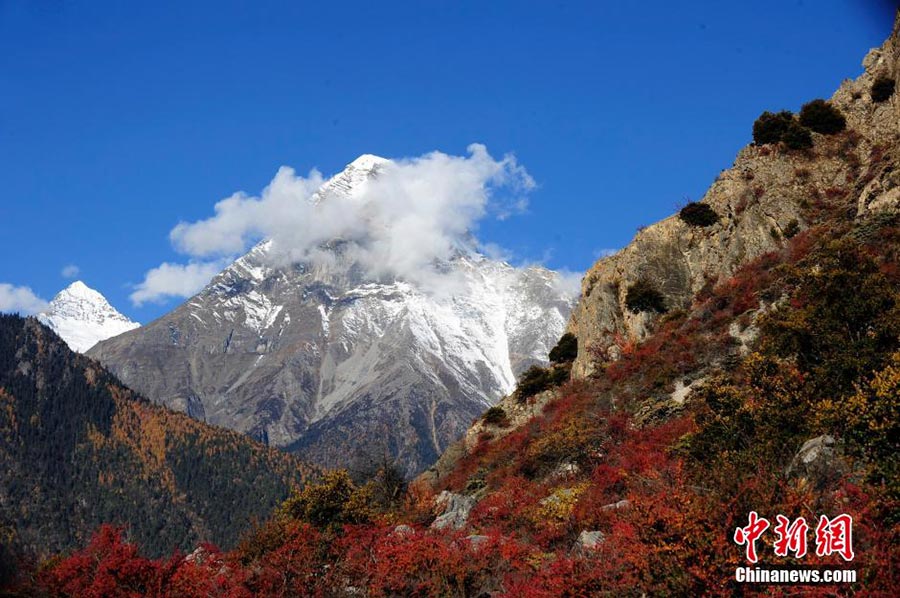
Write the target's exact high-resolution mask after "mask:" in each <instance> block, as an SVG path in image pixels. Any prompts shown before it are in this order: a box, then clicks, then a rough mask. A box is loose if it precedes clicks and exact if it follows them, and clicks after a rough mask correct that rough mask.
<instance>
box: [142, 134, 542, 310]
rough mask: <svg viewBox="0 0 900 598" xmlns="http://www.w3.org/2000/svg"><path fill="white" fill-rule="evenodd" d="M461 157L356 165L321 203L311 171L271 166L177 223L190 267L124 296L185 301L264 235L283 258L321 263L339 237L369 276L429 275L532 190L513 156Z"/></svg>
mask: <svg viewBox="0 0 900 598" xmlns="http://www.w3.org/2000/svg"><path fill="white" fill-rule="evenodd" d="M467 151H468V154H467V155H465V156H453V155H449V154H445V153H443V152H438V151H435V152H431V153H428V154H425V155H422V156H419V157H414V158H403V159H397V160H389V161H383V162H381V161H378V162H373V163H372V164H369V163H368V162H366V164H365V165H360V166H361V167H367V168H372V169H374V173H373V176H362V177H357V178H356V179H354V180H353V184H352V186H351V187H350V189H349V192H341V191H342V190H343V191H347V189H341V188H337V190H336V191H335V192H333V193H326V194H325V197H321V196H320V195H319V194H318V193H317V192H318V191H319V190H320V189H321V188H322V186H323V184H325V183H326V181H325V179H324V177H323V176H322V175H321V173H320V172H319V171H317V170H312V171H310V172H309V174H307V175H305V176H303V175H298V174H297V173H296V171H295V170H294V169H292V168H289V167H281V168H280V169H279V170H278V172H277V173H276V175H275V177H274V178H273V179H272V181H271V182H270V183H269V184H268V185H267V186H266V187H265V189H263V190H262V192H261V193H260V194H259V195H258V196H252V195H248V194H246V193H235V194H234V195H232V196H230V197H228V198H226V199H223V200H221V201H219V202H217V203H216V204H215V206H214V207H213V215H212V216H210V217H209V218H206V219H203V220H199V221H196V222H180V223H178V225H177V226H175V227H174V228H173V229H172V231H171V232H170V234H169V238H170V241H171V243H172V245H173V247H174V248H175V249H176V250H177V251H179V252H180V253H183V254H185V255H186V256H188V257H189V259H190V262H189V263H187V264H172V263H164V264H162V265H160V266H159V267H157V268H154V269H152V270H150V271H149V272H148V273H147V275H146V276H145V279H144V281H143V282H142V283H141V284H139V285H138V286H137V287H136V289H135V291H134V293H132V295H131V299H132V301H133V302H134V303H135V304H138V305H139V304H141V303H144V302H147V301H158V300H160V299H163V298H165V297H168V296H179V297H186V296H190V295H192V294H194V293H196V292H197V291H198V290H200V288H202V286H203V285H204V284H205V283H206V282H208V281H209V279H211V278H212V276H213V275H215V273H216V272H218V271H219V269H221V267H222V266H223V265H224V263H227V262H228V261H230V260H232V259H234V257H236V256H237V255H238V254H240V253H243V252H245V251H247V250H248V249H249V247H250V246H252V245H253V244H254V243H255V242H257V241H259V240H260V239H264V238H267V239H272V241H273V248H274V252H273V255H275V256H276V258H277V259H280V260H283V261H284V262H301V261H309V262H315V261H316V260H318V259H327V256H326V255H324V253H323V250H322V245H323V244H324V243H326V242H329V241H332V240H335V239H342V240H344V241H348V242H349V243H348V247H349V249H348V250H349V251H353V252H354V255H353V257H354V258H355V259H356V260H357V262H358V263H360V264H361V265H362V266H363V267H365V268H367V269H368V271H369V273H370V274H371V275H372V276H373V277H376V278H377V277H382V276H393V277H398V278H401V279H405V280H409V281H412V282H422V281H425V280H430V279H433V278H434V274H435V272H434V263H435V261H436V260H443V259H447V258H449V257H451V256H452V254H453V252H454V251H456V250H457V249H458V248H460V247H462V246H471V243H472V240H471V237H470V233H471V231H473V230H475V229H477V226H478V222H479V221H480V220H482V219H483V218H485V217H488V216H494V217H496V218H498V219H504V218H507V217H509V216H510V215H512V214H515V213H520V212H522V211H524V210H525V209H526V208H527V195H528V193H529V192H530V191H531V190H533V189H534V187H535V183H534V180H533V179H532V178H531V176H530V175H529V174H528V172H527V171H526V170H525V168H524V167H523V166H521V165H520V164H519V163H518V162H517V161H516V159H515V157H514V156H512V155H506V156H503V157H502V158H500V159H496V158H494V157H493V156H491V155H490V153H489V152H488V150H487V148H486V147H485V146H483V145H481V144H472V145H470V146H469V147H468V148H467ZM357 162H358V161H357ZM355 165H356V163H354V166H355ZM345 174H347V171H345ZM347 176H353V173H350V174H348V175H347ZM338 182H339V183H340V182H342V181H338ZM336 187H338V186H337V185H336ZM326 189H327V186H326ZM204 279H205V280H204ZM201 280H202V281H203V282H202V283H201V282H200V281H201Z"/></svg>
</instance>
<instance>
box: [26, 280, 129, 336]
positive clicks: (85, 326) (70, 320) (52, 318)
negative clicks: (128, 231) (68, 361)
mask: <svg viewBox="0 0 900 598" xmlns="http://www.w3.org/2000/svg"><path fill="white" fill-rule="evenodd" d="M37 317H38V320H40V321H41V322H43V323H44V324H46V325H47V326H49V327H50V328H52V329H53V330H54V331H55V332H56V333H57V334H58V335H59V336H60V337H61V338H62V339H63V340H64V341H66V344H68V345H69V347H71V348H72V350H73V351H78V352H79V353H84V352H85V351H87V350H88V349H90V348H91V347H93V346H94V345H95V344H97V343H98V342H100V341H102V340H105V339H108V338H111V337H113V336H117V335H119V334H122V333H123V332H127V331H128V330H133V329H135V328H137V327H139V326H140V324H138V323H137V322H132V321H131V320H129V319H128V318H127V317H125V316H124V315H122V314H121V313H119V312H118V311H117V310H116V309H115V308H114V307H113V306H112V305H110V304H109V301H107V300H106V297H104V296H103V295H102V294H100V293H99V292H97V291H95V290H94V289H92V288H90V287H89V286H87V285H86V284H84V283H83V282H82V281H80V280H76V281H75V282H73V283H72V284H70V285H69V286H68V287H66V288H64V289H63V290H62V291H60V292H59V293H57V295H56V297H54V298H53V300H52V301H51V302H50V305H49V306H48V308H47V310H46V311H43V312H41V313H40V314H38V316H37Z"/></svg>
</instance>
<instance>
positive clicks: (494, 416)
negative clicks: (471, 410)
mask: <svg viewBox="0 0 900 598" xmlns="http://www.w3.org/2000/svg"><path fill="white" fill-rule="evenodd" d="M481 420H482V421H483V422H484V423H486V424H490V425H492V426H500V427H503V426H505V425H507V424H508V423H509V419H508V418H507V417H506V411H504V410H503V407H501V406H499V405H494V406H493V407H491V408H490V409H488V410H487V411H485V412H484V415H482V416H481Z"/></svg>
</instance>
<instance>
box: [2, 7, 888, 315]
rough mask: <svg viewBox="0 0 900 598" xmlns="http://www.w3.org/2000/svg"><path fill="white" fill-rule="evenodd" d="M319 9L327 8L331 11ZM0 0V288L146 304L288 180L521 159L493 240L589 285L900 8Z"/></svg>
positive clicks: (488, 233) (851, 61)
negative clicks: (602, 256)
mask: <svg viewBox="0 0 900 598" xmlns="http://www.w3.org/2000/svg"><path fill="white" fill-rule="evenodd" d="M314 4H318V5H321V6H314ZM327 4H328V5H330V6H326V3H311V2H283V3H282V2H266V3H258V2H250V1H244V2H229V1H217V2H177V3H176V2H171V3H169V2H152V3H131V2H128V3H126V2H104V1H99V0H92V1H90V2H88V1H78V0H54V1H50V0H47V1H44V2H32V1H25V0H23V1H15V0H13V1H9V0H0V181H2V193H3V199H2V202H0V222H2V226H3V241H4V243H3V245H4V249H3V257H2V260H0V283H6V284H10V285H16V286H28V287H30V288H31V289H33V291H34V292H35V293H36V294H37V295H39V296H41V297H44V298H47V299H49V298H50V297H52V295H53V294H54V293H55V292H57V291H58V290H59V289H60V288H62V287H63V286H65V285H66V284H67V283H68V280H67V279H66V278H65V277H64V276H63V275H62V270H63V268H64V267H66V266H67V265H74V266H77V268H78V269H79V271H80V274H79V277H80V278H82V279H83V280H84V281H85V282H86V283H87V284H88V285H90V286H93V287H94V288H97V289H99V290H100V291H101V292H103V293H104V294H105V295H106V296H107V297H108V298H109V299H110V301H111V302H112V303H113V304H114V305H115V306H116V307H118V308H119V309H120V310H121V311H123V312H124V313H126V314H127V315H129V316H131V317H133V318H135V319H138V320H140V321H142V322H147V321H149V320H151V319H153V318H155V317H158V316H159V315H162V314H163V313H165V312H166V311H168V310H169V309H171V308H172V307H173V306H174V305H175V304H177V300H174V299H173V300H170V301H168V302H167V303H162V304H156V303H147V304H144V305H143V306H141V307H136V306H134V305H133V304H132V303H131V301H130V300H129V295H130V294H131V293H132V292H133V290H134V285H135V284H138V283H140V282H141V281H142V280H143V278H144V275H145V273H146V272H147V271H148V270H150V269H151V268H154V267H156V266H158V265H159V264H160V263H162V262H165V261H170V262H179V263H184V262H186V258H185V256H183V255H179V254H178V253H177V252H176V251H175V249H174V248H173V247H172V245H171V244H170V242H169V231H170V230H171V229H172V228H173V227H174V226H175V225H176V224H177V223H178V222H179V221H196V220H199V219H203V218H206V217H208V216H210V215H211V214H212V206H213V204H214V203H215V202H216V201H218V200H220V199H222V198H224V197H227V196H229V195H231V194H232V193H234V192H235V191H239V190H245V191H247V192H248V193H252V194H256V193H259V191H260V190H261V189H262V188H263V187H264V186H265V185H266V184H267V183H268V182H269V181H270V180H271V179H272V177H273V176H274V175H275V173H276V171H277V170H278V168H279V167H280V166H282V165H288V166H292V167H294V168H296V170H297V171H298V172H299V173H306V172H308V171H309V169H310V168H312V167H317V168H318V169H320V170H321V171H322V172H323V173H324V174H326V175H327V174H333V173H335V172H337V171H339V170H340V169H341V168H342V167H343V165H344V164H346V163H347V162H349V161H351V160H353V159H354V158H355V157H357V156H358V155H360V154H363V153H375V154H379V155H382V156H386V157H404V156H418V155H421V154H424V153H426V152H430V151H432V150H440V151H442V152H446V153H448V154H452V155H465V154H466V148H467V146H469V144H471V143H473V142H477V143H481V144H484V145H485V146H486V147H487V149H488V151H490V152H491V154H492V155H493V156H495V157H497V158H499V157H500V156H502V155H504V154H506V153H508V152H512V153H514V154H515V156H516V158H517V160H518V162H519V164H521V165H524V167H525V168H527V170H528V172H529V173H530V175H531V176H532V177H533V178H534V180H535V181H536V182H537V185H538V187H537V188H536V189H535V190H534V191H533V192H532V193H531V195H530V202H529V208H528V210H527V211H526V212H525V213H523V214H518V215H515V216H513V217H510V218H508V219H506V220H502V221H500V220H497V219H495V218H491V217H488V218H485V219H483V220H482V221H481V222H480V226H479V229H478V231H477V234H478V237H479V238H480V239H481V240H482V241H483V242H490V243H495V244H498V245H500V246H502V247H504V248H506V249H508V250H509V251H511V252H512V254H513V256H514V258H515V259H516V260H538V261H544V262H545V263H546V265H548V266H550V267H553V268H566V269H569V270H574V271H583V270H584V269H586V268H587V267H589V266H590V265H591V264H592V263H593V262H594V261H595V259H596V258H597V255H598V252H600V251H602V250H604V249H608V248H617V247H621V246H623V245H624V244H626V243H628V241H629V240H630V239H631V237H632V236H633V235H634V232H635V230H636V229H637V228H638V227H639V226H642V225H646V224H649V223H651V222H654V221H656V220H658V219H660V218H662V217H665V216H666V215H668V214H670V213H671V212H672V211H673V210H674V208H675V206H676V205H677V204H679V203H683V202H684V201H686V198H691V199H697V198H699V197H700V196H702V194H703V192H704V191H705V189H706V187H707V186H708V185H709V184H710V182H711V181H712V180H713V179H714V177H715V176H716V174H717V173H718V172H719V171H720V170H721V169H723V168H727V167H728V166H730V164H731V162H732V160H733V158H734V155H735V153H736V152H737V150H738V149H739V148H740V147H741V146H743V145H744V144H746V143H747V142H748V141H749V140H750V128H751V125H752V123H753V120H754V119H755V118H756V116H757V115H758V114H759V113H760V112H761V111H763V110H766V109H781V108H788V109H798V108H799V106H800V105H801V104H802V103H803V102H805V101H808V100H809V99H812V98H816V97H827V96H829V95H830V94H831V93H832V91H833V90H834V89H835V88H836V87H837V86H838V85H839V83H840V81H841V80H842V79H844V78H847V77H855V76H856V75H858V74H859V72H860V71H861V67H860V61H861V60H862V58H863V56H864V55H865V53H866V51H867V50H868V49H869V48H870V47H873V46H877V45H879V44H880V43H881V42H882V41H883V40H884V38H885V37H886V36H887V35H888V34H889V32H890V29H891V20H892V14H891V8H890V6H889V5H890V3H889V2H860V1H849V0H844V1H838V0H815V1H812V0H806V1H805V2H785V1H783V0H782V1H757V2H680V3H675V2H640V3H638V2H552V3H551V2H547V3H538V2H533V3H532V2H529V3H523V2H514V1H497V2H462V1H460V2H440V1H435V2H371V1H367V2H355V1H345V2H341V3H327Z"/></svg>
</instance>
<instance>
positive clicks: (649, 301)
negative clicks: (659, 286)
mask: <svg viewBox="0 0 900 598" xmlns="http://www.w3.org/2000/svg"><path fill="white" fill-rule="evenodd" d="M625 306H626V307H627V308H628V309H629V310H630V311H632V312H634V313H640V312H642V311H653V312H657V313H665V312H666V311H667V308H666V299H665V297H663V295H662V293H660V292H659V291H657V290H656V288H655V287H654V286H653V284H652V283H651V282H650V281H649V280H646V279H641V280H638V281H637V282H636V283H634V284H633V285H631V286H630V287H629V288H628V292H627V293H626V294H625Z"/></svg>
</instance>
